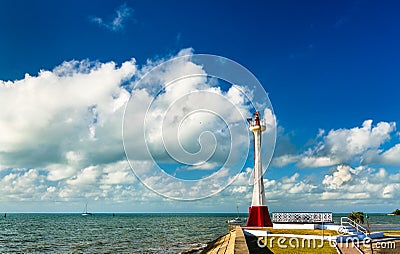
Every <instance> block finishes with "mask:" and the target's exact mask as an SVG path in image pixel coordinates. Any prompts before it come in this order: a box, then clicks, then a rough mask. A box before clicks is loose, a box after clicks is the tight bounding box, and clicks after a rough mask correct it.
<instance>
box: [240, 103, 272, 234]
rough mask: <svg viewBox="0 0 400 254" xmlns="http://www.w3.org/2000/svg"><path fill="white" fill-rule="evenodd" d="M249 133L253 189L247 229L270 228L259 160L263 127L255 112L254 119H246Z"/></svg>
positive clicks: (258, 115) (257, 113)
mask: <svg viewBox="0 0 400 254" xmlns="http://www.w3.org/2000/svg"><path fill="white" fill-rule="evenodd" d="M248 121H249V123H250V128H249V129H250V131H251V132H253V136H254V187H253V198H252V201H251V207H249V218H248V219H247V224H246V226H248V227H272V222H271V218H270V216H269V212H268V206H267V203H266V200H265V191H264V181H263V170H262V160H261V132H263V131H264V130H265V126H264V125H262V124H261V123H260V114H259V112H258V111H257V112H256V113H255V114H254V119H251V118H250V119H248Z"/></svg>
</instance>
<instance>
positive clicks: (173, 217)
mask: <svg viewBox="0 0 400 254" xmlns="http://www.w3.org/2000/svg"><path fill="white" fill-rule="evenodd" d="M242 216H243V217H246V214H243V215H242ZM340 216H346V214H335V215H334V220H335V223H339V222H340ZM234 217H236V214H115V216H113V215H112V214H93V215H92V216H86V217H84V216H82V215H80V214H32V213H31V214H7V218H2V219H0V230H1V231H0V253H43V252H45V253H179V252H181V251H184V250H187V249H190V248H192V247H201V246H204V245H205V244H206V243H207V242H209V241H212V240H214V239H215V238H217V237H218V236H220V235H223V234H225V233H226V232H227V229H228V226H227V223H226V220H227V219H231V218H234ZM370 223H371V227H372V229H376V230H380V229H398V230H400V216H386V215H383V214H371V215H370Z"/></svg>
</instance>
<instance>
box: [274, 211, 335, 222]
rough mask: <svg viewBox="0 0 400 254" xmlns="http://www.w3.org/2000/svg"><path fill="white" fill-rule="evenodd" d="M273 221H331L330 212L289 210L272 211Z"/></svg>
mask: <svg viewBox="0 0 400 254" xmlns="http://www.w3.org/2000/svg"><path fill="white" fill-rule="evenodd" d="M272 222H274V223H325V222H327V223H330V222H333V218H332V213H314V212H291V213H272Z"/></svg>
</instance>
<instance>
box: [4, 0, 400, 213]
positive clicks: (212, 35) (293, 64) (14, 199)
mask: <svg viewBox="0 0 400 254" xmlns="http://www.w3.org/2000/svg"><path fill="white" fill-rule="evenodd" d="M398 8H399V3H398V2H396V1H385V2H380V3H378V2H374V1H333V2H326V1H279V2H272V1H254V2H250V3H243V2H242V1H229V2H228V1H226V2H222V1H221V2H214V1H202V2H193V1H101V2H98V3H96V4H95V3H92V2H89V1H86V2H82V1H61V2H55V1H35V2H29V1H7V2H6V1H2V2H1V3H0V56H1V57H0V80H3V84H2V87H1V88H2V89H1V90H0V91H1V92H0V93H3V94H2V100H1V101H0V103H1V104H2V107H3V108H5V109H6V110H5V113H4V114H3V115H0V119H1V124H2V125H3V134H0V135H2V136H3V138H1V142H0V146H1V147H3V148H2V149H1V148H0V177H2V183H1V184H2V185H3V186H4V187H5V188H4V190H3V191H4V194H2V199H1V202H2V203H3V206H4V209H5V210H11V211H31V210H33V211H64V210H66V211H76V210H78V211H80V209H81V206H82V205H81V204H83V203H85V200H89V201H90V202H91V203H92V204H93V205H92V208H93V210H97V211H112V210H113V209H114V208H115V209H117V210H118V211H129V212H143V211H145V212H146V211H149V212H162V211H164V210H163V209H164V207H168V209H167V210H168V211H172V212H175V211H177V212H182V211H183V212H185V211H189V212H196V211H202V212H204V211H215V212H226V211H235V207H236V203H239V204H240V206H241V210H245V209H247V208H246V207H247V206H248V205H249V202H250V198H248V193H249V192H251V187H249V186H248V185H246V184H244V183H245V182H246V181H245V180H244V179H245V178H246V176H243V179H242V180H243V181H242V182H241V179H240V177H239V179H238V181H237V182H235V183H234V185H233V186H232V187H231V188H228V189H227V190H226V191H224V192H222V193H220V194H218V195H216V196H214V197H212V198H210V199H207V200H205V201H202V202H200V201H199V202H192V205H191V206H190V208H189V207H188V206H187V203H186V202H178V201H171V200H166V199H164V198H162V197H159V196H157V195H155V194H154V193H152V192H150V191H149V190H147V189H146V188H144V187H143V186H141V185H140V183H139V182H138V181H137V180H135V177H134V176H133V175H129V174H128V173H129V172H127V171H123V172H122V173H121V172H118V169H120V168H123V167H125V165H124V164H123V154H121V151H120V148H121V144H120V143H119V142H118V141H119V140H118V139H115V140H114V139H112V138H113V137H111V135H110V137H109V136H108V134H104V135H107V136H104V139H102V138H101V137H102V136H101V135H102V133H109V132H110V130H114V129H118V125H115V126H114V125H112V124H110V122H111V121H119V120H118V119H119V118H118V116H119V115H118V114H119V113H118V114H115V115H114V113H112V112H111V113H110V112H108V111H106V109H102V108H101V107H100V106H98V110H99V112H100V113H99V115H100V117H99V118H100V120H101V119H107V121H106V120H104V122H100V123H97V117H95V115H96V112H92V111H91V110H87V109H85V110H86V111H85V110H83V109H82V108H79V107H77V108H75V105H73V103H72V102H71V101H68V100H66V99H65V98H61V97H62V96H63V93H58V92H56V91H55V89H54V87H52V86H51V85H50V84H52V83H51V82H59V80H58V79H55V78H54V77H53V78H50V77H47V76H45V74H43V73H42V74H39V72H40V70H45V71H48V72H50V73H53V74H54V73H56V74H57V73H61V72H62V71H64V72H68V71H69V72H71V73H70V75H71V76H72V77H75V76H79V75H75V74H76V73H78V74H79V71H81V72H82V73H85V72H90V71H91V70H98V71H99V73H100V72H101V71H104V72H105V73H113V74H112V75H115V80H119V81H115V82H116V84H117V87H115V86H113V85H115V83H113V81H110V84H109V85H107V84H105V85H104V86H103V85H101V87H102V88H99V87H98V86H90V85H88V87H85V88H83V87H82V90H80V91H79V92H76V93H75V92H71V93H68V92H66V93H65V94H67V95H69V96H77V97H79V98H81V99H82V101H85V103H88V104H90V105H101V103H99V101H96V99H94V98H97V97H96V96H97V94H99V96H100V97H99V98H103V97H101V95H100V94H101V91H103V90H104V89H106V87H110V88H109V89H114V90H115V89H118V88H120V87H121V86H122V84H123V82H125V81H126V80H129V79H134V77H136V76H137V75H136V74H135V73H136V72H135V71H136V70H140V69H142V68H145V67H146V66H152V64H153V65H154V63H156V62H162V61H163V60H166V59H169V58H171V57H173V56H176V55H178V54H179V52H182V51H183V52H189V53H191V54H192V53H193V52H194V53H205V54H215V55H220V56H224V57H227V58H229V59H232V60H234V61H236V62H238V63H240V64H241V65H243V66H245V67H246V68H248V69H249V70H250V71H251V72H252V73H253V74H254V75H255V76H256V77H257V78H258V80H259V81H260V82H261V84H262V85H263V86H264V88H265V90H266V91H267V92H268V93H269V98H270V100H271V102H272V105H273V107H274V113H275V115H276V119H277V123H278V137H277V138H278V139H277V150H276V154H275V159H276V161H275V163H274V161H273V163H272V165H271V167H270V168H269V169H268V171H267V174H266V175H265V176H264V177H265V178H266V186H267V192H268V188H269V190H270V191H269V194H267V200H271V202H270V204H269V206H270V210H272V211H281V210H333V211H348V210H352V209H362V210H365V211H371V212H379V211H382V212H387V211H389V212H390V211H391V210H393V209H395V208H398V206H399V205H400V204H399V201H398V200H399V196H398V195H399V194H398V193H399V190H400V171H399V167H400V161H399V159H396V158H399V157H400V148H399V147H400V146H396V145H397V144H399V143H400V138H399V137H400V136H399V134H398V133H399V132H398V130H397V129H398V127H397V128H396V126H398V124H399V114H398V112H399V111H400V106H399V103H398V98H397V97H398V94H399V93H400V88H399V86H398V84H399V83H400V82H399V81H400V74H399V71H398V68H399V66H400V49H399V47H398V45H400V32H399V29H398V26H399V24H400V18H399V17H398V13H397V10H398ZM132 58H134V59H135V61H131V59H132ZM73 61H76V62H73ZM149 61H150V62H149ZM112 62H114V63H115V65H114V66H112ZM63 63H64V64H63ZM68 63H70V65H68ZM123 63H125V67H123V66H124V65H123ZM101 64H103V65H102V67H98V65H101ZM71 66H72V67H71ZM96 66H97V67H96ZM96 68H97V69H96ZM26 73H28V74H29V75H30V76H31V77H34V78H35V77H37V80H38V82H37V83H38V84H37V85H35V86H32V87H31V86H30V85H28V83H29V82H32V81H29V80H32V79H29V77H27V76H26V75H25V74H26ZM48 75H50V74H48ZM57 75H61V74H57ZM74 75H75V76H74ZM99 75H100V74H99ZM112 75H111V76H112ZM100 76H101V75H100ZM39 77H40V78H39ZM101 77H103V76H101ZM106 77H107V75H106V76H104V77H103V79H104V78H106ZM132 77H133V78H132ZM34 78H33V79H34ZM124 80H125V81H124ZM7 81H8V83H7ZM75 81H76V80H75V79H71V83H73V82H75ZM47 82H49V83H47ZM60 82H61V81H60ZM76 82H77V83H76V85H75V86H73V87H77V88H76V89H79V86H82V84H85V83H80V81H79V82H78V81H76ZM29 84H30V83H29ZM18 86H20V88H18V89H15V87H18ZM24 86H27V87H28V86H29V87H30V88H29V89H33V90H29V89H24ZM103 88H104V89H103ZM27 90H29V91H32V93H31V94H32V97H29V96H28V97H27V95H26V91H27ZM114 90H113V91H114ZM35 91H36V92H35ZM28 94H29V93H28ZM86 94H87V96H85V95H86ZM124 94H125V90H123V91H120V90H118V96H117V97H115V96H114V99H115V98H121V101H123V98H125V97H124V96H126V95H124ZM79 98H70V99H71V100H72V101H73V100H76V101H77V103H76V105H78V104H79V103H78V102H79V101H80V99H79ZM31 100H32V101H40V103H41V104H40V105H36V104H35V103H34V102H31ZM99 100H100V99H99ZM57 101H59V102H60V103H62V106H60V105H58V104H57ZM88 101H90V102H88ZM115 101H116V99H115V100H114V101H112V102H113V103H114V104H115V103H116V102H115ZM69 103H71V106H67V105H69ZM104 103H111V101H107V100H105V99H104ZM21 104H26V109H22V106H21ZM114 104H113V105H114ZM82 105H83V103H82ZM85 105H86V104H85ZM105 105H108V104H105ZM118 105H119V104H118ZM46 108H50V109H52V110H53V111H51V112H53V113H52V114H50V113H48V112H47V111H46ZM60 108H63V109H64V111H65V110H69V112H74V113H70V114H68V115H66V116H65V119H67V120H68V119H69V120H68V121H71V122H73V123H75V122H76V126H78V127H79V126H81V125H80V124H82V126H84V125H85V124H86V125H87V126H88V128H89V130H93V128H94V127H93V126H95V125H96V124H103V125H102V128H104V130H103V132H101V129H100V128H99V129H98V130H97V132H96V135H97V136H96V135H94V134H93V133H92V134H93V135H94V136H91V137H92V138H94V139H93V140H95V138H96V137H97V138H98V139H97V141H96V142H101V145H99V146H97V147H102V148H104V151H107V152H106V154H107V156H108V157H107V156H106V157H105V156H104V154H98V153H97V152H96V151H94V150H93V151H92V150H91V148H85V145H87V146H88V147H90V145H91V144H92V145H93V143H90V142H89V143H85V145H82V146H79V147H75V148H74V146H73V145H68V146H67V147H68V149H67V150H65V151H64V150H63V149H64V146H61V145H60V144H64V143H68V142H67V140H66V139H61V138H60V137H59V136H58V134H57V131H54V130H53V129H52V128H51V126H52V125H51V124H50V123H54V124H53V125H57V123H58V122H57V119H56V117H55V116H56V115H58V116H64V115H62V114H60V111H58V109H60ZM34 109H38V110H36V111H35V110H34ZM39 109H40V110H39ZM71 109H73V110H72V111H71ZM102 110H103V111H102ZM44 111H46V112H44ZM49 111H50V110H49ZM64 111H62V112H64ZM105 112H107V113H105ZM24 114H26V115H24ZM16 115H17V116H18V117H10V116H16ZM50 115H51V117H50ZM101 116H104V117H103V118H102V117H101ZM105 116H107V117H105ZM91 117H93V119H92V120H90V121H89V120H88V121H86V120H87V119H88V118H91ZM15 119H17V120H15ZM35 119H37V120H35ZM65 119H64V120H65ZM82 119H86V120H85V121H86V122H82V123H79V124H78V122H79V121H80V120H82ZM64 120H63V121H64ZM67 120H65V121H67ZM366 120H372V123H370V122H365V121H366ZM40 121H43V122H40ZM61 122H62V121H61ZM61 122H60V123H61ZM118 123H120V122H118ZM363 123H364V125H363ZM379 123H381V124H379ZM6 125H7V126H6ZM26 126H32V130H31V135H30V136H29V135H28V134H26V135H22V134H21V133H25V132H29V128H28V127H26ZM74 126H75V125H74ZM76 126H75V127H76ZM108 126H109V127H108ZM363 126H364V127H363ZM78 127H76V128H77V129H79V128H78ZM92 127H93V128H92ZM11 128H12V130H13V131H12V132H11V131H10V129H11ZM35 128H36V129H35ZM107 128H111V129H107ZM77 129H74V128H67V127H65V130H64V132H65V133H68V135H70V136H71V140H72V141H71V142H73V141H74V140H76V142H78V141H79V140H82V136H81V135H83V134H82V133H80V132H79V131H77ZM107 130H108V131H107ZM7 131H8V132H7ZM47 131H48V132H50V133H48V132H47ZM32 133H33V134H32ZM377 133H378V134H379V135H378V134H377ZM17 134H18V135H17ZM20 135H22V136H23V137H21V136H20ZM47 135H48V136H47ZM53 135H54V136H53ZM115 136H117V134H115ZM51 137H54V139H55V140H57V141H60V143H52V142H50V141H49V140H47V139H50V138H51ZM93 142H94V141H93ZM352 142H353V143H352ZM1 143H3V144H1ZM34 144H39V147H42V148H43V150H40V149H34V147H35V145H34ZM40 144H42V146H41V145H40ZM96 144H97V143H96ZM337 147H339V148H341V149H342V150H341V152H340V151H338V150H337ZM81 150H82V153H79V151H81ZM385 152H387V153H386V154H385ZM83 153H85V155H82V154H83ZM79 154H81V155H79ZM43 155H45V157H46V159H43V157H44V156H43ZM80 156H81V157H82V158H81V157H80ZM82 161H85V163H82ZM78 162H79V163H78ZM306 162H307V163H306ZM60 172H62V173H60ZM65 172H69V173H65ZM85 172H86V173H85ZM104 174H106V175H107V177H103V178H102V177H101V175H104ZM80 176H82V177H80ZM112 176H114V177H115V178H113V177H112ZM117 176H118V177H117ZM241 177H242V176H241ZM28 179H36V180H35V181H31V182H29V181H28ZM82 179H83V180H82ZM85 179H86V180H88V179H92V180H93V179H95V180H96V181H97V182H101V181H102V182H103V184H88V182H85V181H84V180H85ZM117 179H125V180H126V181H122V182H118V181H117ZM25 181H26V182H25ZM129 181H132V182H134V183H133V184H131V182H129ZM30 185H32V186H31V188H28V190H30V191H23V190H24V186H25V187H26V186H30ZM71 186H74V188H72V187H71ZM118 186H122V187H118ZM352 186H358V187H359V190H356V189H353V188H354V187H352ZM362 186H366V188H369V189H367V190H368V191H369V192H368V193H366V190H365V189H363V187H362ZM69 187H71V188H69ZM121 188H122V189H123V190H124V192H123V193H125V194H126V193H134V194H129V195H128V194H126V196H124V195H125V194H122V192H121V193H120V192H119V191H120V190H121ZM106 189H107V190H110V189H111V190H113V192H111V191H109V192H107V191H105V190H106ZM78 190H79V191H78ZM99 190H102V191H99ZM21 193H22V194H21ZM88 193H89V194H88ZM349 193H350V194H349ZM351 194H353V195H351ZM116 196H118V197H119V198H117V197H116ZM299 197H300V198H299ZM339 197H340V198H339ZM342 198H343V200H344V201H343V200H342V202H341V201H340V199H342ZM282 200H286V201H285V202H283V201H282ZM287 200H289V201H293V203H292V204H290V205H287V204H285V203H288V202H287ZM296 200H300V201H298V203H296ZM321 200H322V201H321ZM376 200H379V202H376ZM305 201H307V202H309V204H310V207H307V206H305V203H307V202H305ZM20 202H21V203H20ZM37 202H39V203H40V204H42V206H41V207H42V208H40V209H39V208H37ZM215 202H219V203H220V204H221V205H220V206H219V207H215V206H213V205H212V204H213V203H215ZM289 203H290V202H289ZM19 204H22V205H19ZM54 204H56V205H54ZM134 204H142V205H139V206H138V205H134ZM77 207H78V208H77ZM143 207H146V208H143ZM118 211H117V212H118Z"/></svg>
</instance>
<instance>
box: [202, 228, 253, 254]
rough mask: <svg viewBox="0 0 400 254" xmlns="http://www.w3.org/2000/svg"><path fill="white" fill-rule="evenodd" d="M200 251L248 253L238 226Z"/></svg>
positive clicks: (209, 252) (230, 253) (206, 253)
mask: <svg viewBox="0 0 400 254" xmlns="http://www.w3.org/2000/svg"><path fill="white" fill-rule="evenodd" d="M201 253H204V254H233V253H237V254H239V253H240V254H242V253H243V254H249V253H250V252H249V249H248V248H247V244H246V238H245V237H244V234H243V230H242V228H241V227H240V226H236V227H235V228H234V229H232V230H230V231H229V233H228V234H226V235H223V236H221V237H219V238H218V239H217V240H215V241H214V242H212V243H210V244H209V245H208V246H207V247H206V248H205V249H204V250H203V251H202V252H201Z"/></svg>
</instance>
